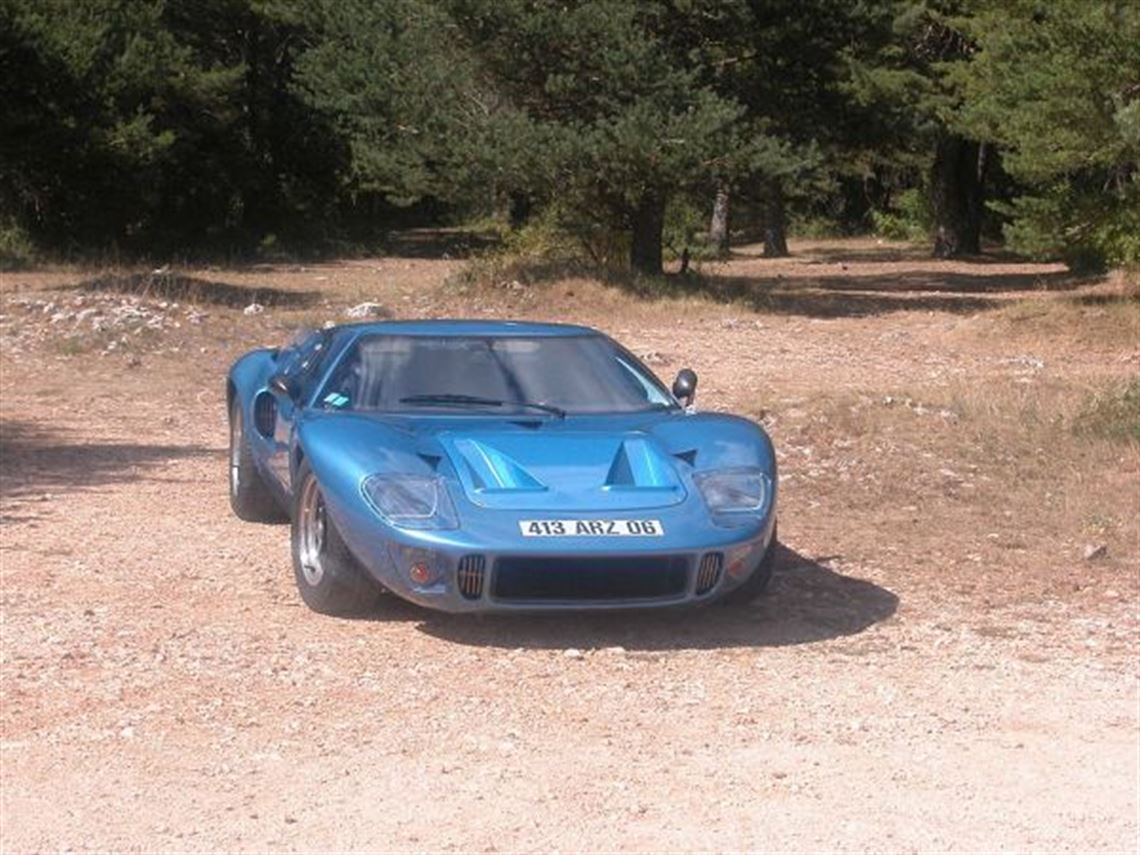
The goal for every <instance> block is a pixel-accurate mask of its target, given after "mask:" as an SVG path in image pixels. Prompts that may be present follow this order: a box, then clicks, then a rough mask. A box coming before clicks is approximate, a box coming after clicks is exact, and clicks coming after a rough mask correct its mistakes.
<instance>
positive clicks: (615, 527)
mask: <svg viewBox="0 0 1140 855" xmlns="http://www.w3.org/2000/svg"><path fill="white" fill-rule="evenodd" d="M519 530H520V531H521V532H522V534H523V537H661V535H663V534H665V527H664V526H662V525H661V520H519Z"/></svg>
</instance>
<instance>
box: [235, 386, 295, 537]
mask: <svg viewBox="0 0 1140 855" xmlns="http://www.w3.org/2000/svg"><path fill="white" fill-rule="evenodd" d="M229 461H230V466H229V470H230V507H231V508H233V511H234V513H235V514H236V515H237V517H238V519H243V520H245V521H246V522H259V523H277V522H284V521H285V519H286V517H285V512H284V510H283V509H282V507H281V505H280V504H279V503H278V501H277V499H276V497H275V496H274V495H273V493H272V492H271V491H270V489H269V485H268V484H266V483H265V479H264V478H262V476H261V473H260V472H259V471H258V469H257V464H255V463H254V462H253V452H252V451H251V450H250V448H249V439H248V438H247V437H246V435H245V420H244V419H243V418H242V412H241V402H239V401H238V400H237V399H235V400H234V402H233V404H232V405H231V406H230V454H229Z"/></svg>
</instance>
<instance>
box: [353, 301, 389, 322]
mask: <svg viewBox="0 0 1140 855" xmlns="http://www.w3.org/2000/svg"><path fill="white" fill-rule="evenodd" d="M383 313H384V307H383V306H382V305H380V304H379V303H370V302H368V303H357V304H356V305H355V306H353V307H352V308H351V309H345V310H344V315H345V317H347V318H372V317H375V316H376V315H381V314H383Z"/></svg>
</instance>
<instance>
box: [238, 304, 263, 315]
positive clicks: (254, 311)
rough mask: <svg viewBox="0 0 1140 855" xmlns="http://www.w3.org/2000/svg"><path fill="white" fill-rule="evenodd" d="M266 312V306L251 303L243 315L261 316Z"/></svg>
mask: <svg viewBox="0 0 1140 855" xmlns="http://www.w3.org/2000/svg"><path fill="white" fill-rule="evenodd" d="M264 311H265V306H263V305H261V303H250V304H249V305H248V306H246V307H245V308H244V309H242V311H241V313H242V314H243V315H260V314H261V313H262V312H264Z"/></svg>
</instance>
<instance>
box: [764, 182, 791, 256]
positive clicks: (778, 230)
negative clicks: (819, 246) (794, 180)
mask: <svg viewBox="0 0 1140 855" xmlns="http://www.w3.org/2000/svg"><path fill="white" fill-rule="evenodd" d="M763 204H764V257H765V258H785V257H786V256H787V255H789V253H788V234H787V223H786V222H785V220H784V188H783V186H781V184H780V182H779V181H771V182H768V183H767V185H766V186H765V187H764V202H763Z"/></svg>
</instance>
